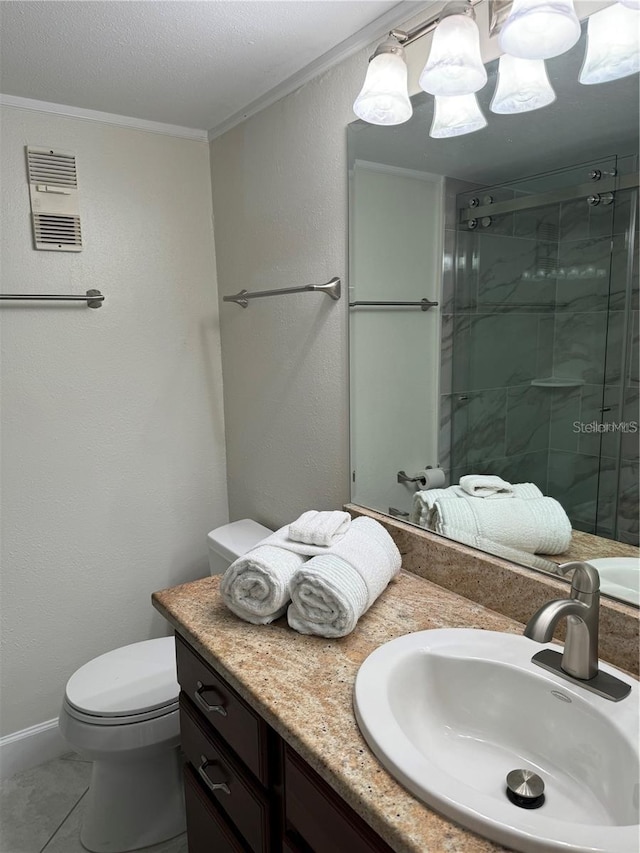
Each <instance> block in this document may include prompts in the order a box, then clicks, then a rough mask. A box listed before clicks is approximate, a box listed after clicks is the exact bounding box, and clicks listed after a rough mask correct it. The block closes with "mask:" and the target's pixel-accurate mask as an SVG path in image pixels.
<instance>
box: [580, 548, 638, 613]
mask: <svg viewBox="0 0 640 853" xmlns="http://www.w3.org/2000/svg"><path fill="white" fill-rule="evenodd" d="M589 563H590V564H591V565H592V566H593V568H594V569H597V570H598V574H599V575H600V592H605V593H606V594H607V595H614V596H615V597H616V598H621V599H622V600H623V601H630V602H631V603H632V604H640V558H639V557H603V558H598V559H597V560H589Z"/></svg>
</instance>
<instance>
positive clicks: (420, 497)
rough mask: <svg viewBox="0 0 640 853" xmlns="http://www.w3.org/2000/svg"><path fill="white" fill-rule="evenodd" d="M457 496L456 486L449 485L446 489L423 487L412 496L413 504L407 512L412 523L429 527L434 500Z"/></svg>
mask: <svg viewBox="0 0 640 853" xmlns="http://www.w3.org/2000/svg"><path fill="white" fill-rule="evenodd" d="M457 497H459V495H458V493H457V491H456V487H454V486H449V487H448V488H447V489H423V490H422V491H419V492H416V493H415V494H414V496H413V505H412V507H411V512H410V514H409V521H410V522H412V524H419V525H420V527H430V523H429V522H430V521H431V513H432V512H433V507H434V506H435V504H436V501H439V500H449V499H451V498H457Z"/></svg>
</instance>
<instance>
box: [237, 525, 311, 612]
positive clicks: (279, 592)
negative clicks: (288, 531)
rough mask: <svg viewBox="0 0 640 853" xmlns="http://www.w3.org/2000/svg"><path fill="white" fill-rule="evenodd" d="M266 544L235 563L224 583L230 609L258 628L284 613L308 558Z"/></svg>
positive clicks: (262, 544)
mask: <svg viewBox="0 0 640 853" xmlns="http://www.w3.org/2000/svg"><path fill="white" fill-rule="evenodd" d="M268 538H271V537H268ZM266 541H267V540H263V541H262V542H261V543H260V544H259V545H257V546H256V547H255V548H253V550H251V551H248V552H247V553H246V554H244V555H243V556H242V557H239V558H238V559H237V560H236V561H235V562H234V563H232V564H231V565H230V566H229V568H228V569H227V571H226V572H225V573H224V576H223V578H222V581H221V583H220V592H221V594H222V600H223V601H224V603H225V604H226V605H227V607H228V608H229V610H231V611H232V612H233V613H235V614H236V616H239V617H240V618H241V619H244V620H245V621H247V622H252V623H253V624H254V625H267V624H268V623H269V622H273V620H274V619H277V618H278V617H279V616H282V615H283V614H284V612H285V611H286V609H287V604H288V603H289V599H290V598H291V594H290V589H289V587H290V584H291V579H292V578H293V576H294V575H295V573H296V572H297V571H298V569H299V568H300V567H301V566H302V565H303V563H304V562H305V561H306V559H307V558H306V557H305V556H303V555H301V554H295V553H293V552H292V551H286V550H283V549H282V548H277V547H274V546H273V545H267V544H264V543H265V542H266Z"/></svg>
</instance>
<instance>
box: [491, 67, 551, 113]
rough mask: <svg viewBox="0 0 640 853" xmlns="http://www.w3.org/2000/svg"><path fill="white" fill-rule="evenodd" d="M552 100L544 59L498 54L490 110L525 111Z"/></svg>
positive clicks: (503, 111) (544, 104) (502, 111)
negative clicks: (496, 77)
mask: <svg viewBox="0 0 640 853" xmlns="http://www.w3.org/2000/svg"><path fill="white" fill-rule="evenodd" d="M555 99H556V93H555V92H554V91H553V88H552V86H551V83H549V78H548V76H547V69H546V67H545V64H544V59H518V57H516V56H509V54H508V53H505V54H503V55H502V56H501V57H500V62H499V63H498V84H497V86H496V91H495V93H494V95H493V99H492V101H491V107H490V109H491V112H494V113H499V114H501V115H510V114H512V113H526V112H529V111H530V110H539V109H540V108H541V107H546V106H547V105H548V104H552V103H553V102H554V101H555Z"/></svg>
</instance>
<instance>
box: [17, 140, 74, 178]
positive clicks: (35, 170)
mask: <svg viewBox="0 0 640 853" xmlns="http://www.w3.org/2000/svg"><path fill="white" fill-rule="evenodd" d="M27 167H28V170H29V183H30V184H53V185H54V186H57V187H77V186H78V176H77V174H76V158H75V156H74V155H73V154H68V153H65V152H62V151H51V150H49V151H47V150H46V149H44V148H28V149H27Z"/></svg>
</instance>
